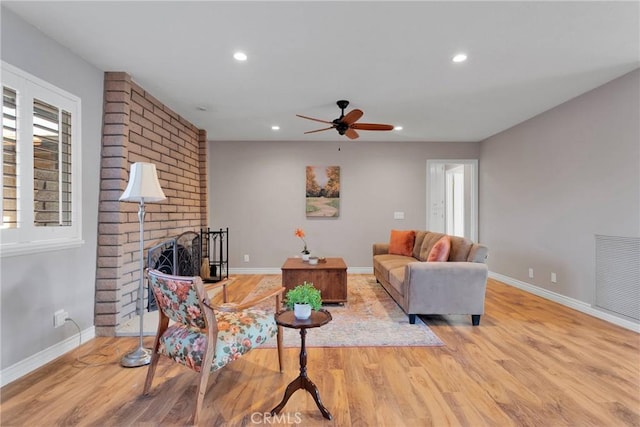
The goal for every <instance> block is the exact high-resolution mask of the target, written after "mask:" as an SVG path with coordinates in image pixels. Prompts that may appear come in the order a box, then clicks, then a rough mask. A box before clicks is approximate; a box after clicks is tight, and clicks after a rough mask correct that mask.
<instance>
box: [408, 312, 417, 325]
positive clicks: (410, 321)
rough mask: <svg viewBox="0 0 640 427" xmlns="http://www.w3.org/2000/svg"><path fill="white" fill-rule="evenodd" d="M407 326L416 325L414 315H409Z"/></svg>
mask: <svg viewBox="0 0 640 427" xmlns="http://www.w3.org/2000/svg"><path fill="white" fill-rule="evenodd" d="M409 324H411V325H415V324H416V315H415V314H410V315H409Z"/></svg>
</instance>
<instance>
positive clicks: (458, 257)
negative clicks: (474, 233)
mask: <svg viewBox="0 0 640 427" xmlns="http://www.w3.org/2000/svg"><path fill="white" fill-rule="evenodd" d="M472 246H473V242H472V241H471V240H469V239H465V238H464V237H456V236H451V253H450V254H449V261H454V262H464V261H468V260H469V252H471V248H472Z"/></svg>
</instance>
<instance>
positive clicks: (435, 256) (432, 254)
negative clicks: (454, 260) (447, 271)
mask: <svg viewBox="0 0 640 427" xmlns="http://www.w3.org/2000/svg"><path fill="white" fill-rule="evenodd" d="M450 251H451V238H449V236H442V237H441V238H440V240H438V241H437V242H436V244H435V245H433V247H432V248H431V251H429V256H428V257H427V261H440V262H444V261H447V260H448V259H449V252H450Z"/></svg>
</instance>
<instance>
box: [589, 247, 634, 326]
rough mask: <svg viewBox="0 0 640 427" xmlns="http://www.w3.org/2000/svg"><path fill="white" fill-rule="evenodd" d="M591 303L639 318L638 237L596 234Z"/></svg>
mask: <svg viewBox="0 0 640 427" xmlns="http://www.w3.org/2000/svg"><path fill="white" fill-rule="evenodd" d="M595 305H596V306H598V307H601V308H603V309H605V310H608V311H612V312H614V313H618V314H622V315H624V316H627V317H630V318H632V319H636V320H640V238H637V237H616V236H601V235H596V301H595Z"/></svg>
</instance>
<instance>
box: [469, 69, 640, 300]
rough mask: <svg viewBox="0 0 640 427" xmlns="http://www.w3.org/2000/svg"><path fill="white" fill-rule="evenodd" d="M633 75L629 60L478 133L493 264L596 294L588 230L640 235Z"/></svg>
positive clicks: (483, 223)
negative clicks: (556, 99) (526, 115)
mask: <svg viewBox="0 0 640 427" xmlns="http://www.w3.org/2000/svg"><path fill="white" fill-rule="evenodd" d="M639 82H640V71H638V70H635V71H633V72H631V73H629V74H627V75H625V76H623V77H621V78H619V79H617V80H614V81H612V82H610V83H607V84H605V85H604V86H601V87H599V88H597V89H594V90H592V91H590V92H588V93H586V94H583V95H581V96H579V97H577V98H575V99H573V100H571V101H568V102H566V103H564V104H562V105H560V106H558V107H556V108H554V109H552V110H549V111H547V112H545V113H543V114H540V115H539V116H537V117H535V118H532V119H530V120H528V121H526V122H524V123H521V124H519V125H517V126H515V127H513V128H511V129H509V130H507V131H505V132H502V133H500V134H498V135H495V136H493V137H491V138H489V139H487V140H486V141H483V142H482V143H481V155H480V162H481V167H480V241H482V242H483V243H484V244H486V245H488V247H489V253H490V255H489V267H490V270H491V271H492V272H495V273H499V274H502V275H505V276H508V277H510V278H513V279H516V280H520V281H522V282H526V283H529V284H533V285H535V286H539V287H541V288H545V289H548V290H550V291H553V292H556V293H559V294H562V295H565V296H568V297H571V298H574V299H578V300H580V301H583V302H586V303H593V302H594V290H595V237H594V236H595V235H596V234H603V235H612V236H632V237H640V133H639V122H638V121H639V117H640V108H639V94H640V84H639ZM530 267H531V268H533V269H534V278H533V279H530V278H529V277H528V269H529V268H530ZM551 272H555V273H557V277H558V283H557V284H553V283H551V282H550V274H551Z"/></svg>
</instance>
